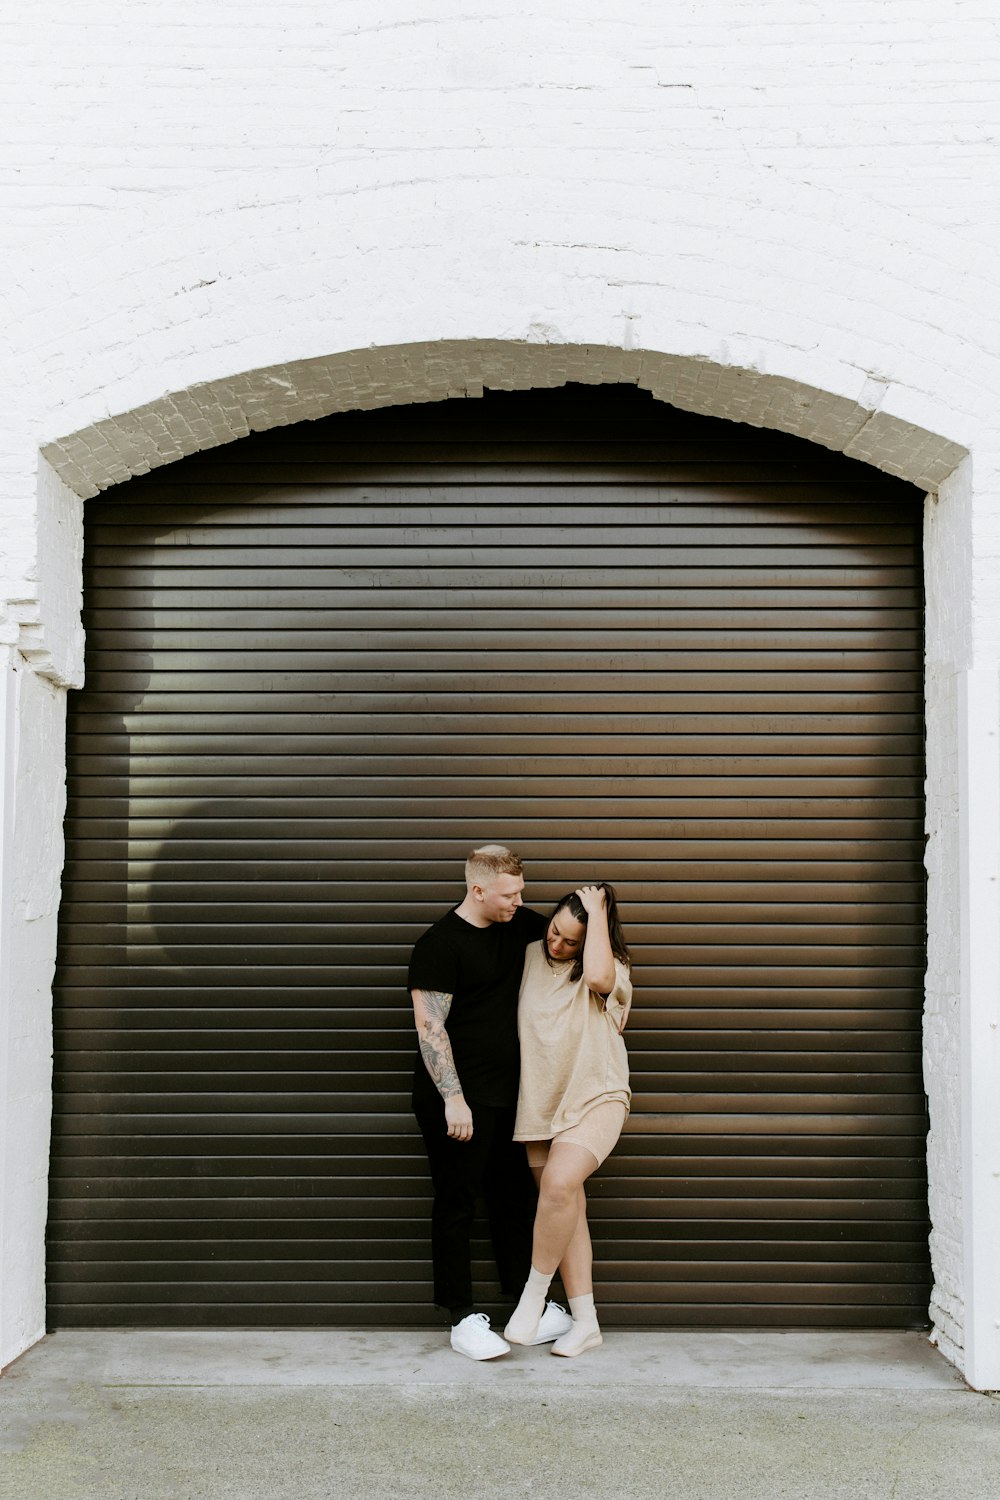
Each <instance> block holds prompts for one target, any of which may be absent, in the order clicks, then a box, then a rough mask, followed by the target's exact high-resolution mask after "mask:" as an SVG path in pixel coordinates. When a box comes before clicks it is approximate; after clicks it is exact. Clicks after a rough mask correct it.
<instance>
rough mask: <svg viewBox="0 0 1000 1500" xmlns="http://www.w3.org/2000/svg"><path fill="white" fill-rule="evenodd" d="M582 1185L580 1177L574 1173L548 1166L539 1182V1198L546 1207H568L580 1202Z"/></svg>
mask: <svg viewBox="0 0 1000 1500" xmlns="http://www.w3.org/2000/svg"><path fill="white" fill-rule="evenodd" d="M581 1187H582V1185H581V1183H580V1180H579V1178H578V1177H576V1176H574V1175H573V1174H572V1173H568V1172H565V1171H559V1169H558V1168H555V1169H552V1168H551V1167H546V1169H545V1171H544V1172H543V1173H542V1180H541V1183H540V1184H539V1189H538V1196H539V1200H540V1202H541V1203H542V1204H543V1205H544V1206H545V1207H546V1208H550V1209H560V1208H568V1207H569V1206H570V1204H574V1205H576V1204H577V1203H578V1202H579V1197H580V1192H581Z"/></svg>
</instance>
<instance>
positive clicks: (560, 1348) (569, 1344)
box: [550, 1323, 604, 1359]
mask: <svg viewBox="0 0 1000 1500" xmlns="http://www.w3.org/2000/svg"><path fill="white" fill-rule="evenodd" d="M603 1343H604V1339H603V1337H602V1334H601V1330H600V1328H599V1327H598V1326H597V1324H596V1323H584V1324H579V1323H574V1324H573V1327H572V1328H571V1329H570V1331H569V1333H564V1334H563V1336H562V1338H560V1339H556V1341H555V1343H554V1344H553V1345H552V1349H551V1351H550V1352H551V1353H552V1354H562V1355H563V1356H564V1357H565V1358H566V1359H575V1358H576V1356H577V1355H578V1354H586V1352H587V1350H588V1349H596V1348H598V1347H599V1345H601V1344H603Z"/></svg>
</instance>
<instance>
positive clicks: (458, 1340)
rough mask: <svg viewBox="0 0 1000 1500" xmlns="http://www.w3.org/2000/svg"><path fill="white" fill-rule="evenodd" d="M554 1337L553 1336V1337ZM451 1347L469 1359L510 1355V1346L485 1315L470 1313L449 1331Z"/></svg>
mask: <svg viewBox="0 0 1000 1500" xmlns="http://www.w3.org/2000/svg"><path fill="white" fill-rule="evenodd" d="M555 1336H556V1335H554V1337H555ZM451 1347H452V1348H453V1349H454V1350H455V1352H456V1353H457V1354H467V1355H468V1357H469V1359H496V1358H498V1356H499V1355H501V1354H509V1353H510V1345H509V1344H508V1342H507V1340H506V1339H502V1338H501V1337H500V1335H499V1334H498V1333H494V1332H493V1330H492V1328H491V1327H490V1320H489V1318H488V1317H487V1316H486V1314H485V1313H470V1314H469V1316H468V1317H467V1318H463V1319H462V1321H461V1323H456V1324H455V1326H454V1328H453V1329H452V1330H451Z"/></svg>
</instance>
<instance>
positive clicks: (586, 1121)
mask: <svg viewBox="0 0 1000 1500" xmlns="http://www.w3.org/2000/svg"><path fill="white" fill-rule="evenodd" d="M627 1113H628V1111H627V1110H626V1108H625V1106H624V1104H622V1103H621V1101H620V1100H618V1099H608V1100H606V1102H605V1103H604V1104H595V1105H594V1107H593V1109H588V1111H587V1113H586V1114H585V1115H584V1117H583V1119H582V1120H578V1121H577V1123H576V1124H575V1125H571V1126H570V1128H569V1129H568V1130H561V1131H560V1132H559V1134H558V1135H554V1136H553V1137H552V1139H551V1141H525V1143H524V1149H525V1151H526V1152H527V1154H528V1165H529V1167H543V1166H544V1165H545V1158H546V1157H547V1156H548V1154H549V1147H550V1146H554V1145H555V1143H556V1142H557V1141H565V1142H566V1143H567V1145H570V1146H583V1147H584V1149H585V1150H587V1151H589V1152H590V1154H591V1156H594V1157H596V1158H597V1165H598V1166H600V1165H601V1162H602V1161H604V1160H605V1158H606V1157H608V1156H610V1155H611V1152H612V1151H613V1150H614V1148H615V1146H616V1145H617V1144H618V1137H619V1136H620V1135H621V1133H622V1126H623V1125H624V1124H625V1117H626V1115H627Z"/></svg>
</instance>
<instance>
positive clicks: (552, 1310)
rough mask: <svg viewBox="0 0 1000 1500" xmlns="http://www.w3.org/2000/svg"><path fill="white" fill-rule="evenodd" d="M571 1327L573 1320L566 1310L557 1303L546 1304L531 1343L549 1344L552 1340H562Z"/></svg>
mask: <svg viewBox="0 0 1000 1500" xmlns="http://www.w3.org/2000/svg"><path fill="white" fill-rule="evenodd" d="M572 1327H573V1319H572V1318H571V1317H570V1315H569V1313H568V1312H567V1311H566V1309H565V1308H564V1307H560V1306H559V1303H558V1302H547V1303H546V1304H545V1311H544V1312H543V1313H542V1316H541V1318H540V1320H539V1323H538V1332H537V1333H536V1334H535V1337H534V1338H533V1339H532V1340H531V1342H532V1344H551V1343H552V1340H553V1339H559V1338H562V1336H563V1334H564V1333H569V1331H570V1329H571V1328H572Z"/></svg>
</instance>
